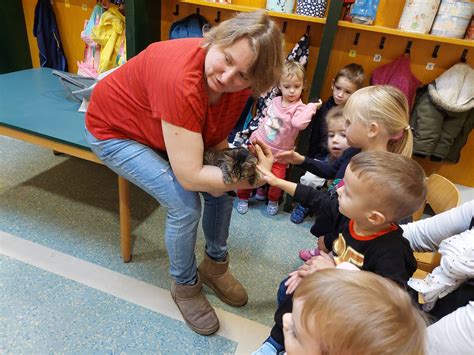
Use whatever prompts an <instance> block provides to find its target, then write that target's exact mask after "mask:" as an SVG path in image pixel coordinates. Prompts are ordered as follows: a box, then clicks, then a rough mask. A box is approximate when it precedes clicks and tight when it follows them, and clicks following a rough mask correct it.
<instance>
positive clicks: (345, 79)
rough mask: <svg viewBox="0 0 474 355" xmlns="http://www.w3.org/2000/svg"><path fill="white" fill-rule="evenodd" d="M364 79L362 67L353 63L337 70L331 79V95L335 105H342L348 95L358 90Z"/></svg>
mask: <svg viewBox="0 0 474 355" xmlns="http://www.w3.org/2000/svg"><path fill="white" fill-rule="evenodd" d="M364 79H365V73H364V69H363V68H362V67H361V66H360V65H359V64H355V63H351V64H348V65H346V66H345V67H344V68H342V69H341V70H339V71H338V72H337V74H336V77H335V78H334V80H333V81H332V86H331V88H332V97H333V99H334V102H335V103H336V105H337V106H344V105H345V103H346V102H347V100H348V99H349V97H350V96H351V95H352V94H353V93H354V92H356V91H357V90H359V89H360V88H361V87H362V85H363V83H364Z"/></svg>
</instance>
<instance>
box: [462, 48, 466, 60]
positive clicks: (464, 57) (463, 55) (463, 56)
mask: <svg viewBox="0 0 474 355" xmlns="http://www.w3.org/2000/svg"><path fill="white" fill-rule="evenodd" d="M466 57H467V49H465V50H463V51H462V54H461V62H463V63H466V60H467V58H466Z"/></svg>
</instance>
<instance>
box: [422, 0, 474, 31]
mask: <svg viewBox="0 0 474 355" xmlns="http://www.w3.org/2000/svg"><path fill="white" fill-rule="evenodd" d="M473 9H474V3H471V2H467V1H455V0H443V1H441V5H440V6H439V10H438V14H437V15H436V18H435V21H434V23H433V28H432V29H431V34H433V35H436V36H443V37H451V38H463V37H464V33H465V32H466V29H467V27H468V26H469V23H470V22H471V17H472V12H473Z"/></svg>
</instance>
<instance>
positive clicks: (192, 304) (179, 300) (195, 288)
mask: <svg viewBox="0 0 474 355" xmlns="http://www.w3.org/2000/svg"><path fill="white" fill-rule="evenodd" d="M171 297H173V301H174V302H175V303H176V305H177V306H178V309H179V311H180V312H181V314H182V316H183V318H184V321H185V322H186V324H187V325H188V327H189V328H191V329H192V330H194V331H195V332H196V333H198V334H201V335H211V334H214V333H215V332H217V329H219V319H217V315H216V313H215V312H214V309H213V308H212V306H211V305H210V303H209V301H208V300H207V298H206V296H205V295H204V292H203V290H202V283H201V279H200V277H199V275H198V280H197V282H196V284H195V285H192V286H190V285H178V284H176V282H175V281H174V280H173V282H172V284H171Z"/></svg>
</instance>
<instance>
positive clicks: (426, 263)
mask: <svg viewBox="0 0 474 355" xmlns="http://www.w3.org/2000/svg"><path fill="white" fill-rule="evenodd" d="M426 185H427V194H426V200H425V201H424V203H423V205H422V206H421V207H420V208H419V209H418V211H416V212H415V213H414V214H413V220H414V221H417V220H419V219H421V217H422V216H423V211H424V209H425V207H426V204H429V205H430V207H431V209H432V210H433V212H434V213H435V214H438V213H442V212H444V211H447V210H450V209H451V208H454V207H456V206H459V204H460V203H461V194H460V193H459V190H458V188H457V187H456V185H454V184H453V183H452V182H451V181H449V180H448V179H446V178H445V177H443V176H441V175H438V174H431V175H430V176H429V177H428V178H427V182H426ZM414 254H415V258H416V261H417V263H418V269H420V270H423V271H426V272H431V271H432V270H433V269H434V268H435V267H436V266H438V265H439V263H440V261H441V255H440V254H439V253H414Z"/></svg>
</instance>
